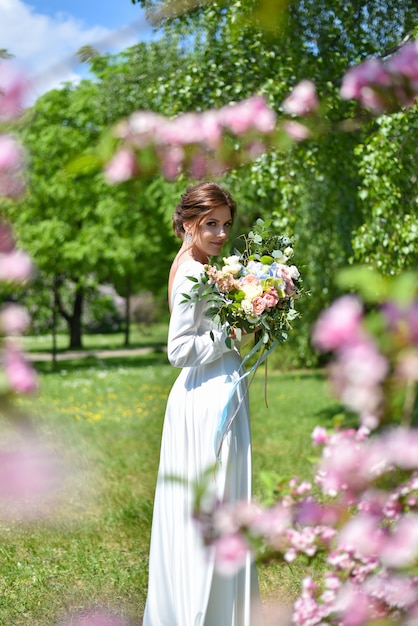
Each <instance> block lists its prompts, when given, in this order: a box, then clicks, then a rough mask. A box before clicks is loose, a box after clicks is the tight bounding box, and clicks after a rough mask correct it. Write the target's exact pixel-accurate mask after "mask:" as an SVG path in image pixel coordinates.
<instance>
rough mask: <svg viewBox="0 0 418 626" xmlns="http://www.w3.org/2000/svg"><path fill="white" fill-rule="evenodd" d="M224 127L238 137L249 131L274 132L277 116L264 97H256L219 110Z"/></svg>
mask: <svg viewBox="0 0 418 626" xmlns="http://www.w3.org/2000/svg"><path fill="white" fill-rule="evenodd" d="M219 115H220V120H221V123H222V125H223V126H225V127H226V128H228V129H229V130H230V131H232V132H233V133H234V134H236V135H243V134H245V133H247V132H248V131H249V130H252V129H254V130H259V131H260V132H263V133H268V132H271V131H272V130H274V125H275V122H276V115H275V113H274V111H273V110H272V109H270V108H269V107H268V106H267V104H266V101H265V99H264V98H263V97H262V96H254V97H252V98H247V100H242V101H241V102H238V103H237V104H233V105H227V106H225V107H223V108H222V109H220V110H219Z"/></svg>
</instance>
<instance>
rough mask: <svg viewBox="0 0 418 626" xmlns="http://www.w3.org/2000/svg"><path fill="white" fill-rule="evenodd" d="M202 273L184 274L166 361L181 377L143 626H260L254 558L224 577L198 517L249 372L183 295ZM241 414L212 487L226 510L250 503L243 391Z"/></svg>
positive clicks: (201, 309) (167, 437)
mask: <svg viewBox="0 0 418 626" xmlns="http://www.w3.org/2000/svg"><path fill="white" fill-rule="evenodd" d="M202 270H203V266H202V265H201V264H200V263H198V262H197V261H193V260H188V261H186V262H184V263H183V264H181V265H180V266H179V268H178V270H177V273H176V276H175V279H174V284H173V292H172V298H171V305H172V315H171V320H170V327H169V336H168V357H169V360H170V362H171V364H172V365H174V366H175V367H181V368H182V370H181V372H180V375H179V377H178V378H177V380H176V382H175V383H174V385H173V388H172V390H171V393H170V396H169V399H168V403H167V409H166V414H165V419H164V426H163V433H162V441H161V453H160V465H159V471H158V480H157V487H156V493H155V502H154V514H153V522H152V535H151V549H150V564H149V586H148V597H147V603H146V607H145V614H144V620H143V626H250V624H251V626H253V624H254V622H253V621H252V617H251V614H252V610H253V607H254V606H257V609H258V608H259V597H258V585H257V576H256V571H255V567H254V565H253V564H252V563H251V560H250V556H249V555H248V559H247V563H246V566H245V567H243V568H242V570H241V571H240V572H239V573H238V574H237V575H235V576H231V577H225V576H221V575H219V574H218V573H217V572H216V570H215V567H214V553H213V549H208V548H205V547H204V545H203V542H202V539H201V536H200V532H199V527H198V524H197V523H196V521H195V520H194V519H193V518H192V506H193V496H194V494H193V485H194V483H195V482H196V481H197V480H199V478H201V477H202V476H203V474H205V473H206V472H207V470H208V469H209V468H212V467H213V466H214V464H215V460H216V455H215V446H214V440H215V433H216V430H217V426H218V424H219V420H220V418H221V415H222V411H223V409H224V407H225V405H226V404H227V402H228V399H229V395H230V392H231V389H232V387H233V385H234V383H235V381H236V380H237V379H238V378H239V367H240V364H241V357H240V355H239V353H238V351H237V350H235V349H229V348H228V347H227V346H226V345H225V335H224V333H223V332H221V331H218V330H212V336H211V329H212V323H211V321H210V319H209V318H208V317H206V316H205V309H206V307H207V304H206V303H205V301H198V302H193V303H190V301H185V298H184V295H183V294H185V293H190V291H191V288H192V286H193V284H194V283H193V282H192V281H190V280H189V279H188V276H195V277H199V276H200V274H201V272H202ZM240 400H242V402H241V403H240ZM238 406H239V410H238V413H237V416H236V418H235V420H234V422H233V424H232V426H231V429H230V431H229V433H228V434H227V436H226V438H225V441H224V443H223V446H222V453H221V463H220V467H219V469H218V470H217V472H216V474H215V476H214V479H213V484H212V485H211V487H212V488H213V489H214V490H215V492H216V496H217V498H218V499H219V500H220V501H223V502H234V501H236V500H247V501H249V500H250V498H251V439H250V426H249V412H248V401H247V396H246V394H245V382H244V383H243V385H242V387H241V386H239V387H238V390H237V393H236V394H235V395H234V396H233V398H232V400H231V402H230V408H229V410H230V411H231V412H232V414H233V412H234V411H235V410H236V409H237V407H238ZM173 476H174V477H176V480H172V479H171V478H170V477H173ZM258 624H259V622H257V624H256V626H258Z"/></svg>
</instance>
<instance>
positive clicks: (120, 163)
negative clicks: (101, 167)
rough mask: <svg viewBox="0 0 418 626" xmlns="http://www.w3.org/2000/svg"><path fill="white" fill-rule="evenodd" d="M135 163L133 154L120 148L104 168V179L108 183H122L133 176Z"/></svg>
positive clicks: (131, 151)
mask: <svg viewBox="0 0 418 626" xmlns="http://www.w3.org/2000/svg"><path fill="white" fill-rule="evenodd" d="M136 171H137V162H136V157H135V153H134V151H133V150H131V149H129V148H121V149H120V150H118V152H116V154H115V155H114V156H113V158H112V159H111V160H110V161H109V163H108V164H107V165H106V167H105V177H106V179H107V181H108V182H109V183H123V182H125V181H127V180H129V179H130V178H132V176H133V175H134V174H135V172H136Z"/></svg>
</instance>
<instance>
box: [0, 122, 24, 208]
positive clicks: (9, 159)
mask: <svg viewBox="0 0 418 626" xmlns="http://www.w3.org/2000/svg"><path fill="white" fill-rule="evenodd" d="M22 172H23V152H22V149H21V147H20V146H19V144H18V143H17V141H16V140H15V139H14V137H12V136H11V135H6V134H2V135H0V196H6V197H9V198H15V197H16V196H18V195H19V194H20V193H21V192H22V190H23V182H24V181H23V176H22Z"/></svg>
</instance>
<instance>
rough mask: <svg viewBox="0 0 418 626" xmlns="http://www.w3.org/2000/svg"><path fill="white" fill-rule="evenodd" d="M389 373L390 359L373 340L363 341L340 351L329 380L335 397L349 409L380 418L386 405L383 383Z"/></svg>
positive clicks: (330, 371)
mask: <svg viewBox="0 0 418 626" xmlns="http://www.w3.org/2000/svg"><path fill="white" fill-rule="evenodd" d="M388 371H389V364H388V361H387V359H386V358H385V357H384V356H383V355H382V354H380V352H379V351H378V349H377V347H376V346H375V345H374V343H373V342H372V341H371V340H368V339H367V340H366V339H364V340H359V341H358V342H357V343H356V344H347V345H344V346H343V347H342V348H341V349H340V352H339V353H338V355H337V358H336V359H335V360H334V361H333V362H332V363H331V365H330V367H329V376H330V381H331V384H332V388H333V391H334V393H335V394H336V396H337V397H339V398H340V399H341V401H342V402H343V404H344V405H345V406H346V407H348V408H350V409H351V410H353V411H355V412H357V413H359V414H366V415H370V414H373V415H375V416H378V415H379V414H380V411H381V408H382V407H381V405H382V402H383V390H382V388H381V383H382V382H383V380H384V379H385V377H386V375H387V373H388Z"/></svg>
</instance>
